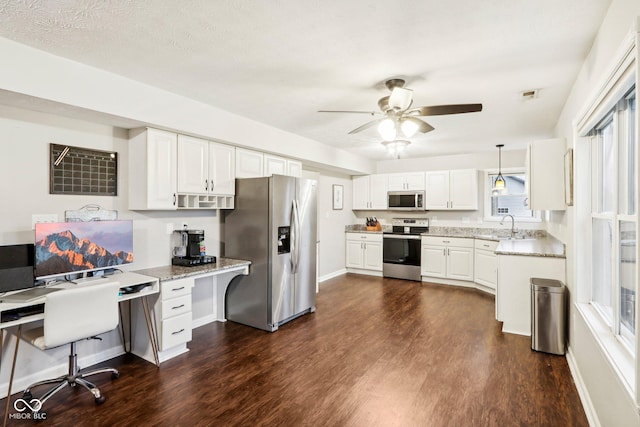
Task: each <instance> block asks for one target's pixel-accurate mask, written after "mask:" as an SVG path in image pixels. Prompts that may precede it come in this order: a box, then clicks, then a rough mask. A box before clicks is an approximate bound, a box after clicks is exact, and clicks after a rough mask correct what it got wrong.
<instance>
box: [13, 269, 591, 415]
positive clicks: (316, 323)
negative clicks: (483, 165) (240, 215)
mask: <svg viewBox="0 0 640 427" xmlns="http://www.w3.org/2000/svg"><path fill="white" fill-rule="evenodd" d="M494 317H495V316H494V300H493V297H491V296H488V295H485V294H483V293H482V292H479V291H475V290H470V289H465V288H456V287H450V286H439V285H431V284H420V283H419V282H408V281H402V280H393V279H381V278H372V277H367V276H358V275H352V274H348V275H346V276H341V277H338V278H336V279H332V280H330V281H327V282H324V283H323V284H322V285H321V290H320V293H319V294H318V300H317V312H316V313H313V314H310V315H305V316H303V317H301V318H299V319H296V320H294V321H292V322H290V323H288V324H286V325H283V326H282V327H281V328H280V329H279V330H278V331H277V332H275V333H268V332H263V331H259V330H256V329H252V328H250V327H247V326H242V325H238V324H235V323H232V322H227V323H214V324H209V325H206V326H203V327H201V328H198V329H196V330H194V334H193V341H192V342H191V343H190V345H189V347H190V348H191V351H190V352H188V353H186V354H184V355H181V356H179V357H177V358H174V359H171V360H169V361H167V362H165V363H163V364H162V366H161V367H160V368H159V369H158V368H156V367H155V366H154V365H152V364H150V363H148V362H146V361H144V360H141V359H139V358H137V357H135V356H132V355H126V356H121V357H118V358H116V359H113V360H111V361H109V362H108V363H106V364H107V365H110V366H113V367H116V368H118V369H119V370H120V373H121V376H120V378H119V379H118V380H114V381H111V380H110V379H109V376H108V375H105V376H103V377H101V378H100V379H97V380H96V383H97V384H98V386H100V387H101V390H102V391H103V392H104V393H105V394H106V396H107V401H106V402H105V403H104V404H103V405H102V406H96V405H95V404H94V403H93V399H92V398H91V396H90V395H89V394H87V393H86V392H85V391H83V390H66V391H64V392H62V393H59V394H58V396H57V397H55V398H54V399H52V400H51V401H49V402H47V404H46V405H45V407H44V410H45V411H46V412H47V420H46V421H44V422H42V423H40V424H41V425H56V426H57V425H60V426H68V425H75V426H81V425H88V426H94V425H95V426H120V425H121V426H137V425H158V426H176V425H177V426H213V425H215V426H254V425H258V426H307V425H308V426H311V425H313V426H403V427H404V426H456V427H458V426H587V425H588V423H587V419H586V417H585V414H584V411H583V409H582V406H581V403H580V399H579V397H578V394H577V391H576V388H575V385H574V383H573V380H572V378H571V375H570V372H569V368H568V366H567V362H566V360H565V358H564V357H561V356H553V355H548V354H543V353H538V352H534V351H531V349H530V339H529V338H527V337H522V336H516V335H509V334H503V333H502V332H501V331H500V328H501V324H500V323H498V322H496V321H495V318H494ZM35 396H36V397H38V393H37V391H36V393H35ZM17 397H20V395H19V394H18V395H14V399H15V398H17ZM2 403H3V404H4V401H3V402H2ZM25 423H27V422H26V421H16V420H10V422H9V425H16V426H20V425H22V426H24V425H25Z"/></svg>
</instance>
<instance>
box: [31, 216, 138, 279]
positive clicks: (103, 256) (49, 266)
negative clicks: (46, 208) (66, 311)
mask: <svg viewBox="0 0 640 427" xmlns="http://www.w3.org/2000/svg"><path fill="white" fill-rule="evenodd" d="M35 234H36V239H35V240H36V244H35V275H36V278H37V279H44V278H49V277H55V276H61V275H67V274H77V273H83V272H89V271H96V270H102V269H107V268H113V267H116V266H119V265H123V264H130V263H132V262H133V221H131V220H125V221H87V222H80V221H78V222H43V223H36V225H35Z"/></svg>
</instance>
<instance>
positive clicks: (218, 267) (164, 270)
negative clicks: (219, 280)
mask: <svg viewBox="0 0 640 427" xmlns="http://www.w3.org/2000/svg"><path fill="white" fill-rule="evenodd" d="M250 264H251V261H245V260H241V259H232V258H220V257H218V258H217V260H216V262H214V263H211V264H201V265H194V266H191V267H185V266H181V265H163V266H160V267H153V268H146V269H144V270H136V271H135V272H134V273H139V274H144V275H145V276H151V277H157V278H158V279H160V281H161V282H162V281H166V280H175V279H182V278H185V277H189V276H199V275H202V274H210V273H223V272H224V270H230V269H232V268H237V267H243V266H248V265H250Z"/></svg>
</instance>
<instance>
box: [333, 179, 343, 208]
mask: <svg viewBox="0 0 640 427" xmlns="http://www.w3.org/2000/svg"><path fill="white" fill-rule="evenodd" d="M343 202H344V187H343V186H342V185H339V184H333V209H334V210H337V209H342V206H343V204H344V203H343Z"/></svg>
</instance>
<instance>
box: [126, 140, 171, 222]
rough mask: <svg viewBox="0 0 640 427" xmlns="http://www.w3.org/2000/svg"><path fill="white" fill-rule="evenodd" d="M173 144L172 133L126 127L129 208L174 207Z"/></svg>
mask: <svg viewBox="0 0 640 427" xmlns="http://www.w3.org/2000/svg"><path fill="white" fill-rule="evenodd" d="M177 144H178V135H177V134H175V133H171V132H165V131H161V130H156V129H150V128H147V129H132V130H131V131H129V209H131V210H145V209H158V210H173V209H176V208H177V194H176V193H177V187H176V183H177Z"/></svg>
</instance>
